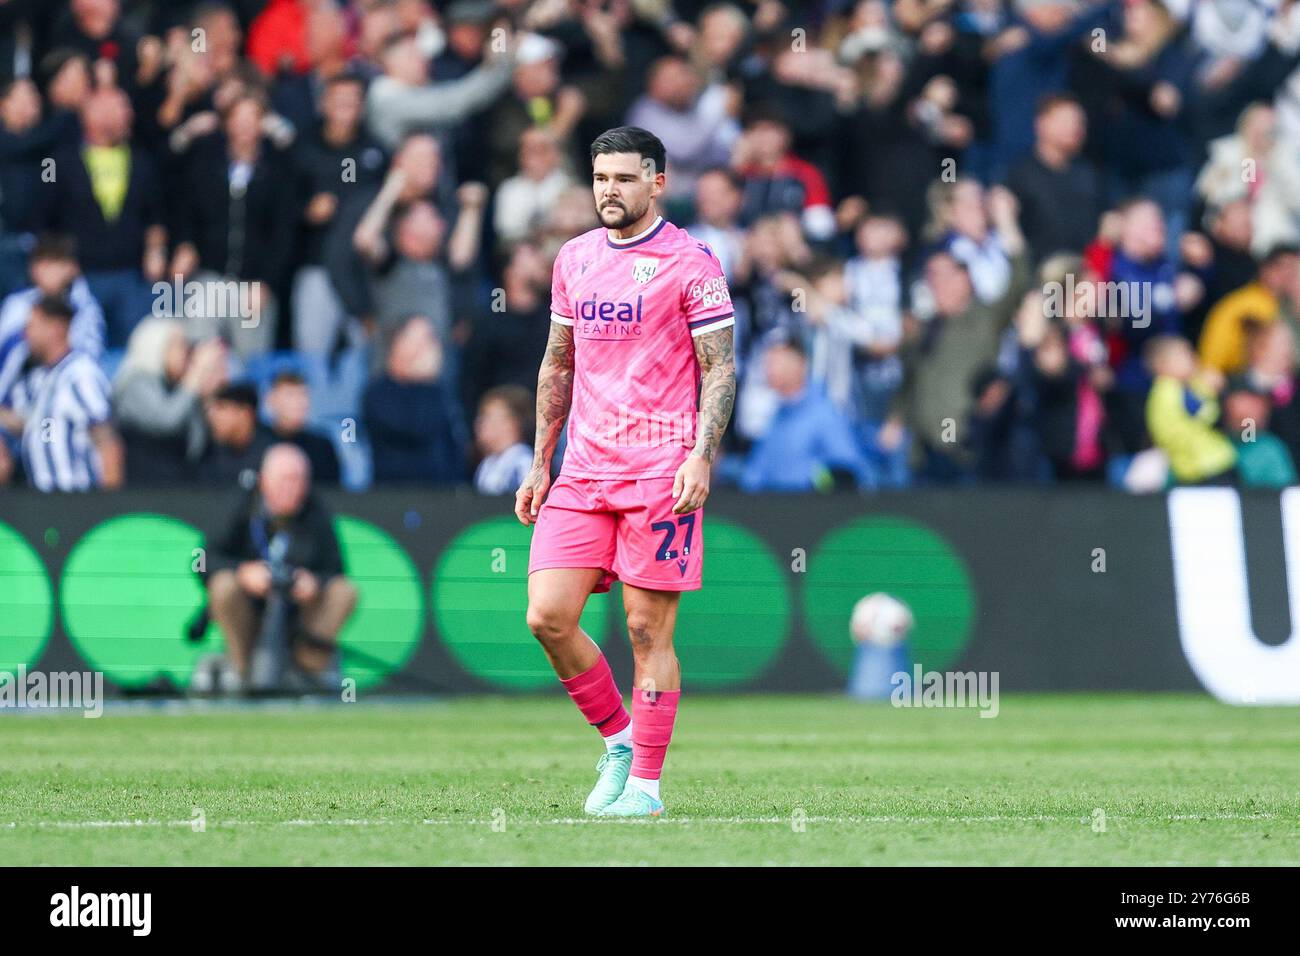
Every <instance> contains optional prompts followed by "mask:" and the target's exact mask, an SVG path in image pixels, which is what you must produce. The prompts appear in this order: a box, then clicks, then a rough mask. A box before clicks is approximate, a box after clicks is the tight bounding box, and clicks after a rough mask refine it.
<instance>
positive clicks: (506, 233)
mask: <svg viewBox="0 0 1300 956" xmlns="http://www.w3.org/2000/svg"><path fill="white" fill-rule="evenodd" d="M562 161H563V156H562V155H561V153H560V146H559V144H558V143H557V142H555V140H554V139H553V138H552V137H551V135H550V134H549V133H547V132H546V130H544V129H540V128H533V129H526V130H524V132H523V133H522V134H521V135H520V137H519V172H518V173H516V174H515V175H514V176H511V177H509V178H508V179H506V180H505V181H504V182H503V183H502V184H501V186H500V188H499V189H497V192H496V200H495V209H494V211H493V214H492V225H493V228H494V229H495V230H496V236H497V242H498V243H500V244H501V245H503V246H508V245H512V244H514V243H516V242H519V241H520V240H521V239H523V238H525V237H526V236H527V235H528V234H529V233H531V232H532V231H533V230H534V229H536V228H537V227H538V226H540V225H541V224H542V223H543V222H544V221H545V220H546V218H547V216H548V215H549V214H550V211H551V209H552V208H553V207H554V205H555V203H556V201H557V200H558V199H559V198H560V195H561V194H562V193H563V192H564V191H565V190H566V189H568V188H569V187H570V186H571V185H572V184H573V178H572V177H571V176H570V175H569V174H568V172H567V171H566V170H565V169H564V167H563V165H562Z"/></svg>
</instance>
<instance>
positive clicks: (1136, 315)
mask: <svg viewBox="0 0 1300 956" xmlns="http://www.w3.org/2000/svg"><path fill="white" fill-rule="evenodd" d="M1103 278H1104V281H1108V282H1111V283H1114V288H1116V289H1119V290H1122V292H1123V295H1122V296H1121V297H1120V299H1119V300H1118V301H1119V302H1120V303H1121V304H1125V305H1126V308H1125V309H1122V310H1121V311H1122V312H1123V314H1118V315H1110V316H1108V318H1109V319H1110V322H1111V327H1110V330H1109V331H1110V338H1111V358H1112V363H1113V365H1114V368H1115V388H1114V389H1113V390H1112V391H1111V392H1110V394H1109V403H1108V406H1107V414H1108V415H1109V416H1110V418H1111V421H1112V422H1113V423H1114V425H1115V429H1116V433H1117V435H1118V436H1119V439H1120V442H1121V444H1122V446H1123V448H1124V451H1125V452H1128V453H1130V454H1132V453H1135V452H1137V451H1140V450H1141V449H1143V448H1145V447H1146V446H1147V444H1148V435H1147V432H1146V426H1145V423H1146V421H1147V420H1148V418H1149V416H1147V415H1146V413H1145V411H1144V409H1145V407H1146V396H1147V393H1148V391H1149V390H1150V388H1151V373H1150V369H1149V364H1148V363H1147V362H1145V361H1144V358H1143V356H1144V349H1145V347H1146V343H1147V342H1148V341H1150V340H1151V339H1153V338H1155V337H1156V336H1160V335H1173V336H1177V335H1181V334H1182V315H1183V313H1184V312H1185V311H1188V310H1189V309H1191V308H1194V307H1195V306H1196V304H1197V303H1198V302H1199V301H1200V297H1201V290H1202V288H1203V287H1202V285H1201V283H1200V280H1199V279H1198V278H1196V277H1195V276H1192V275H1189V274H1186V273H1180V272H1179V270H1178V266H1177V263H1176V262H1175V261H1174V260H1172V259H1170V258H1169V257H1168V255H1167V253H1166V231H1165V221H1164V219H1163V218H1162V217H1161V212H1160V206H1159V205H1157V204H1156V203H1155V202H1154V201H1153V200H1150V199H1145V198H1137V199H1132V200H1129V201H1127V202H1126V203H1124V204H1123V206H1121V208H1120V226H1119V236H1118V245H1117V248H1116V249H1115V250H1114V253H1113V256H1112V257H1111V260H1110V262H1109V265H1108V267H1107V269H1106V271H1105V272H1104V274H1103Z"/></svg>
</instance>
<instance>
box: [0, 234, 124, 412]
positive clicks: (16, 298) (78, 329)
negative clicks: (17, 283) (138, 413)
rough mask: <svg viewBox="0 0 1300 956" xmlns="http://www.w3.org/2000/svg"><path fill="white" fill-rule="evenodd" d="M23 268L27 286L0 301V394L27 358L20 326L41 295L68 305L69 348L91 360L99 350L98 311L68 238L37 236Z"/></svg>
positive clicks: (101, 334) (100, 327)
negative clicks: (27, 265)
mask: <svg viewBox="0 0 1300 956" xmlns="http://www.w3.org/2000/svg"><path fill="white" fill-rule="evenodd" d="M29 272H30V275H31V282H32V284H31V285H30V286H29V287H27V288H25V289H20V290H19V291H17V292H14V293H12V294H11V295H8V296H6V297H5V299H4V301H3V302H2V303H0V394H3V393H4V392H5V390H6V389H7V388H8V386H9V385H10V384H11V383H12V382H13V381H14V380H15V379H16V378H17V377H18V376H19V375H20V374H22V369H23V364H24V363H25V362H26V361H27V357H28V349H27V340H26V339H25V338H24V337H23V330H24V329H25V328H26V327H27V320H28V318H29V317H30V316H31V313H32V309H33V308H34V307H35V305H36V303H37V302H39V301H40V300H42V299H48V298H56V299H64V300H66V301H67V303H68V305H70V306H71V307H72V309H73V315H72V325H71V327H70V328H69V330H68V334H69V337H70V341H71V344H72V347H73V348H74V349H76V350H77V351H79V352H84V353H85V354H86V355H88V356H90V357H91V358H92V359H95V360H96V361H98V360H99V359H100V357H101V356H102V355H103V354H104V315H103V313H102V312H101V311H100V309H99V303H97V302H96V301H95V298H94V296H92V295H91V294H90V286H89V285H88V284H87V283H86V280H85V278H84V277H83V276H82V275H81V270H80V269H79V267H78V265H77V250H76V243H75V242H74V241H73V239H72V238H71V237H70V236H54V235H50V236H42V237H41V238H40V239H39V240H37V242H36V245H35V247H34V248H33V249H32V254H31V265H30V268H29Z"/></svg>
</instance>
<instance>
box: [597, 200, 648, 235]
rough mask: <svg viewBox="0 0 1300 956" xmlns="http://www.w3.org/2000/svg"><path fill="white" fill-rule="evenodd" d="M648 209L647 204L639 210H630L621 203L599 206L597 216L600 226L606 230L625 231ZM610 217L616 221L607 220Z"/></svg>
mask: <svg viewBox="0 0 1300 956" xmlns="http://www.w3.org/2000/svg"><path fill="white" fill-rule="evenodd" d="M649 208H650V203H649V202H647V203H646V204H645V205H644V206H642V207H641V208H640V209H632V208H629V207H627V206H625V205H623V204H622V203H615V204H612V205H604V206H601V207H600V209H599V211H598V215H599V216H600V222H601V225H603V226H604V227H605V228H606V229H626V228H627V227H628V226H630V225H632V223H634V222H636V221H637V220H638V219H640V218H641V217H642V216H644V215H645V213H646V210H647V209H649ZM611 215H613V216H616V217H617V219H614V220H611V219H610V218H609V217H610V216H611Z"/></svg>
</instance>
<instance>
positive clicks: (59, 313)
mask: <svg viewBox="0 0 1300 956" xmlns="http://www.w3.org/2000/svg"><path fill="white" fill-rule="evenodd" d="M33 308H34V309H35V311H37V312H39V313H41V315H43V316H45V317H46V318H49V319H56V320H58V321H59V322H62V323H63V324H64V325H67V324H69V323H70V322H72V316H73V314H74V313H73V311H72V306H71V305H69V304H68V300H67V299H65V298H63V296H61V295H47V296H43V297H42V298H41V299H39V300H38V301H37V303H36V305H35V306H33Z"/></svg>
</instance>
